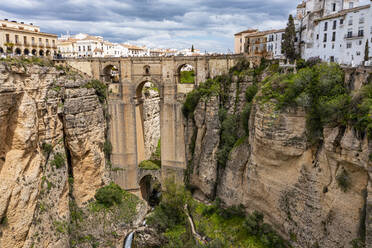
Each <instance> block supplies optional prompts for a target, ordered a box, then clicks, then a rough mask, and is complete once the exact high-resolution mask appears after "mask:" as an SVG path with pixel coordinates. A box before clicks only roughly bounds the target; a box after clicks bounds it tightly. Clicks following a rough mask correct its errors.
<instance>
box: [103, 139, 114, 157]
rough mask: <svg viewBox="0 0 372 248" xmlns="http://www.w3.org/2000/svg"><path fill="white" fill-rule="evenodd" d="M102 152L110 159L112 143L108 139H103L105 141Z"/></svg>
mask: <svg viewBox="0 0 372 248" xmlns="http://www.w3.org/2000/svg"><path fill="white" fill-rule="evenodd" d="M103 152H104V153H105V157H106V159H107V160H110V157H111V153H112V145H111V142H110V141H109V140H105V143H104V144H103Z"/></svg>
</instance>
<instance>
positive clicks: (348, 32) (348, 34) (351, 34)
mask: <svg viewBox="0 0 372 248" xmlns="http://www.w3.org/2000/svg"><path fill="white" fill-rule="evenodd" d="M351 37H353V31H350V30H349V31H347V35H346V38H351Z"/></svg>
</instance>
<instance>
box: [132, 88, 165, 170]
mask: <svg viewBox="0 0 372 248" xmlns="http://www.w3.org/2000/svg"><path fill="white" fill-rule="evenodd" d="M135 102H136V133H137V158H138V163H139V167H140V168H144V169H155V170H156V169H160V167H161V158H160V153H161V151H160V142H161V140H160V92H159V89H158V87H157V86H156V84H154V83H152V82H150V81H145V82H143V83H141V84H140V85H139V86H138V87H137V90H136V101H135Z"/></svg>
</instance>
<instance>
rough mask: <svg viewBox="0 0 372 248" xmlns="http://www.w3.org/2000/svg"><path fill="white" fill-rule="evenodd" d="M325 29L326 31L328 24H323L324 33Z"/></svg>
mask: <svg viewBox="0 0 372 248" xmlns="http://www.w3.org/2000/svg"><path fill="white" fill-rule="evenodd" d="M327 29H328V22H325V23H324V31H327Z"/></svg>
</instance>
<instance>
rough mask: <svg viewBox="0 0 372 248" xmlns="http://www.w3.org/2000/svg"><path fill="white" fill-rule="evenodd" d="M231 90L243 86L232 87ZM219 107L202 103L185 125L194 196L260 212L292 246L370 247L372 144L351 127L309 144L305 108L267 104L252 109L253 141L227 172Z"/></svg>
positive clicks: (213, 101)
mask: <svg viewBox="0 0 372 248" xmlns="http://www.w3.org/2000/svg"><path fill="white" fill-rule="evenodd" d="M354 78H355V79H350V77H346V79H347V80H354V81H353V82H349V83H350V84H352V85H354V86H353V87H354V88H355V89H358V88H360V85H361V82H360V80H356V79H357V78H359V79H360V78H362V77H361V76H360V75H359V77H354ZM364 79H365V77H364ZM249 80H250V79H249V78H247V80H246V83H247V84H249ZM362 83H363V82H362ZM358 85H359V86H358ZM231 89H233V91H234V90H236V89H238V87H236V85H234V84H232V86H231ZM231 95H234V94H231ZM235 95H237V94H235ZM241 101H244V99H243V98H240V99H238V103H237V104H238V106H242V104H241ZM232 102H236V98H232V99H231V100H230V103H228V105H227V106H225V107H227V109H228V111H229V112H230V113H232V112H231V106H232V105H233V104H232ZM219 104H220V102H219V99H218V98H210V99H208V100H206V101H201V102H199V105H198V107H197V108H196V110H195V112H194V117H193V119H191V120H190V119H189V120H187V121H185V127H186V128H185V133H186V135H187V137H186V142H187V144H188V145H187V146H188V148H189V149H188V153H189V154H188V159H189V160H190V162H189V166H190V168H191V169H190V175H189V178H190V186H191V187H192V188H193V189H194V196H196V197H198V198H201V199H203V198H204V199H209V200H213V199H215V197H218V198H220V199H221V200H222V202H223V203H224V204H226V205H227V206H231V205H238V204H243V205H244V206H245V207H246V209H247V211H253V210H258V211H261V212H263V213H264V214H265V220H266V221H267V222H269V223H271V224H272V225H273V227H274V228H275V229H276V230H277V231H278V232H279V233H281V234H282V235H283V236H284V237H285V238H286V239H288V240H291V242H292V244H293V246H294V247H301V248H303V247H327V248H339V247H351V245H350V242H351V241H352V240H354V239H357V238H358V237H361V236H365V237H366V239H367V247H368V245H371V243H370V242H371V240H370V239H371V238H370V237H371V225H372V223H371V217H370V215H371V214H372V213H371V212H372V211H371V163H370V162H369V158H368V156H369V154H370V152H371V148H372V144H371V143H370V142H369V143H368V140H367V138H366V137H359V136H358V135H357V134H356V133H355V132H354V130H353V129H352V128H351V127H346V128H342V127H335V128H331V127H328V128H325V129H324V134H323V136H324V141H323V144H322V145H321V146H319V147H311V146H310V145H309V144H308V142H307V139H306V113H305V111H304V110H303V109H300V108H292V109H287V110H285V111H281V112H279V111H276V110H275V108H274V106H273V104H271V103H270V102H269V103H266V104H253V107H252V110H251V116H250V120H249V137H247V138H246V139H245V140H244V141H243V142H241V144H240V145H238V146H236V147H234V148H233V150H232V151H231V153H230V156H229V160H228V162H227V164H226V167H225V168H217V165H216V157H215V154H216V152H217V150H218V146H219V142H220V138H219V133H220V130H219V128H220V127H219V125H220V124H219V121H218V116H217V117H216V116H215V114H213V113H216V111H217V110H218V105H219ZM191 149H195V151H194V153H193V156H192V151H191ZM342 170H346V171H347V173H348V175H349V177H350V182H351V186H350V188H349V189H348V190H347V191H346V192H344V191H343V190H342V189H341V188H340V186H339V185H338V183H337V180H336V177H337V175H339V173H341V171H342ZM368 172H369V173H370V174H368ZM368 185H369V187H368ZM214 190H215V194H213V191H214ZM368 242H369V243H368Z"/></svg>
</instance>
